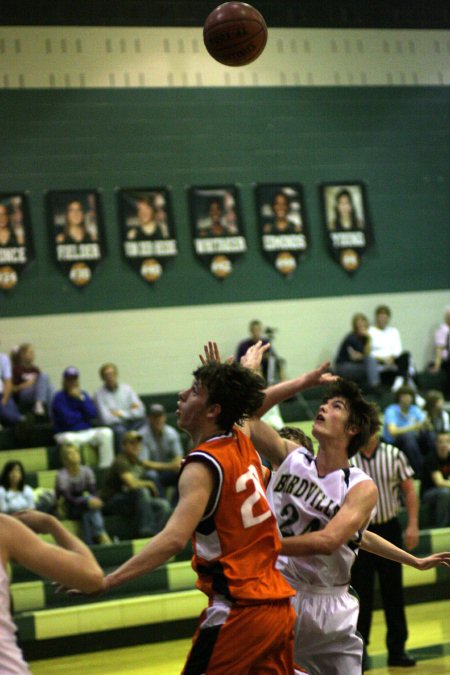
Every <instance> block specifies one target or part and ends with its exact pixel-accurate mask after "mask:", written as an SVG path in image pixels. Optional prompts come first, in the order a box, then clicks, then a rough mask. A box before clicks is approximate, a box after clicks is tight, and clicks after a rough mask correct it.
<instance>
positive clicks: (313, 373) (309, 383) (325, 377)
mask: <svg viewBox="0 0 450 675" xmlns="http://www.w3.org/2000/svg"><path fill="white" fill-rule="evenodd" d="M329 367H330V362H329V361H324V362H323V363H322V365H321V366H319V367H318V368H314V370H310V371H309V372H308V373H305V374H304V376H303V377H304V378H305V385H306V386H305V388H310V387H316V386H319V385H322V384H331V382H335V381H336V380H338V379H339V378H338V376H337V375H333V373H329V372H327V371H328V369H329Z"/></svg>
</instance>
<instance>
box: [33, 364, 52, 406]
mask: <svg viewBox="0 0 450 675" xmlns="http://www.w3.org/2000/svg"><path fill="white" fill-rule="evenodd" d="M34 389H35V402H40V403H43V404H45V406H46V408H47V411H48V410H50V408H51V403H52V399H53V396H54V394H55V388H54V386H53V385H52V383H51V382H50V378H49V376H48V375H46V373H40V374H39V375H38V377H37V380H36V383H35V386H34Z"/></svg>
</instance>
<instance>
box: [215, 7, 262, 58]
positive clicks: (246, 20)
mask: <svg viewBox="0 0 450 675" xmlns="http://www.w3.org/2000/svg"><path fill="white" fill-rule="evenodd" d="M203 41H204V43H205V47H206V49H207V50H208V52H209V53H210V54H211V56H212V57H213V58H214V59H215V60H216V61H218V62H219V63H223V64H224V65H225V66H245V65H247V63H251V62H252V61H254V60H255V59H257V58H258V56H259V55H260V54H261V52H262V51H263V49H264V47H265V46H266V42H267V26H266V22H265V21H264V18H263V16H262V15H261V14H260V13H259V12H258V10H257V9H255V8H254V7H252V6H251V5H247V3H246V2H225V3H224V4H223V5H219V6H218V7H216V9H214V10H213V11H212V12H211V14H210V15H209V16H208V17H207V19H206V21H205V25H204V27H203Z"/></svg>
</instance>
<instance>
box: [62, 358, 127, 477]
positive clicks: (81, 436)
mask: <svg viewBox="0 0 450 675" xmlns="http://www.w3.org/2000/svg"><path fill="white" fill-rule="evenodd" d="M79 378H80V373H79V372H78V370H77V368H75V367H74V366H69V367H68V368H66V369H65V371H64V372H63V379H62V390H61V391H58V392H57V393H56V394H55V396H54V398H53V402H52V419H53V427H54V431H55V440H56V442H57V443H58V444H63V443H73V444H74V445H80V444H81V443H90V444H92V445H94V446H96V447H97V449H98V459H99V462H98V465H99V467H108V466H111V463H112V461H113V459H114V450H113V446H114V443H113V433H112V431H111V429H109V428H108V427H94V426H93V423H92V422H93V420H94V419H95V418H96V417H97V409H96V407H95V404H94V402H93V400H92V399H91V398H90V396H89V394H87V393H86V392H85V391H83V390H82V389H81V388H80V381H79Z"/></svg>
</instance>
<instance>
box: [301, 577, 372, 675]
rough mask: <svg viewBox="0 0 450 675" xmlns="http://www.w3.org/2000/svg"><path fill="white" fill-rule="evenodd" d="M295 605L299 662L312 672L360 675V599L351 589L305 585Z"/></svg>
mask: <svg viewBox="0 0 450 675" xmlns="http://www.w3.org/2000/svg"><path fill="white" fill-rule="evenodd" d="M292 605H293V607H294V609H295V611H296V613H297V620H296V622H295V646H294V660H295V662H296V663H298V664H299V665H300V666H302V668H305V670H307V672H308V673H309V674H310V675H323V674H324V673H326V675H360V673H361V668H362V654H363V641H362V638H361V636H360V635H359V634H358V633H357V631H356V626H357V622H358V612H359V602H358V599H357V598H356V597H355V596H354V595H352V594H351V593H350V592H349V591H348V588H347V587H343V588H336V587H331V588H321V587H316V586H302V588H301V589H298V590H297V593H296V596H295V597H294V598H293V599H292Z"/></svg>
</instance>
